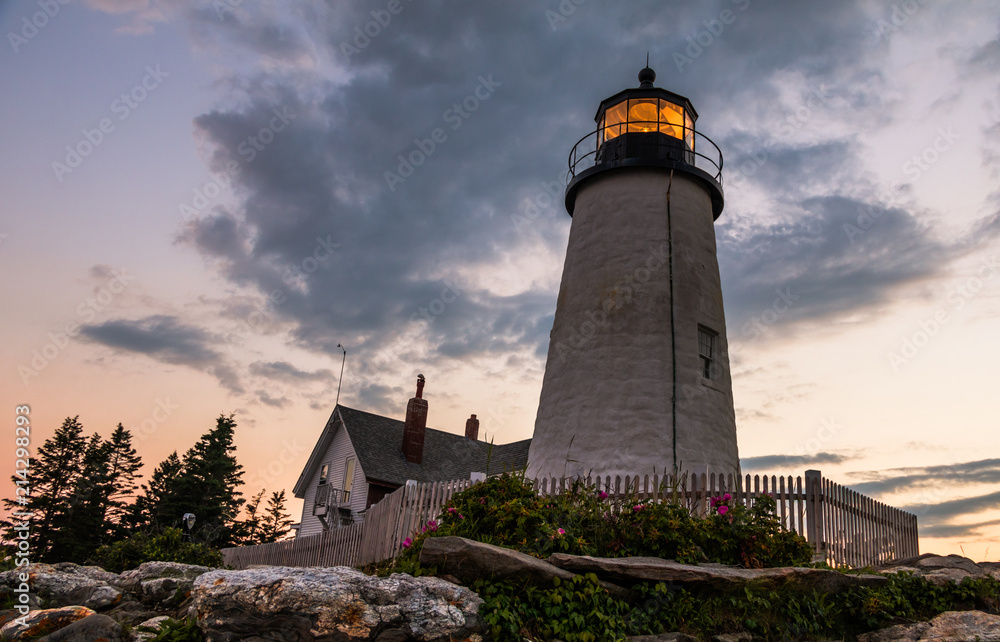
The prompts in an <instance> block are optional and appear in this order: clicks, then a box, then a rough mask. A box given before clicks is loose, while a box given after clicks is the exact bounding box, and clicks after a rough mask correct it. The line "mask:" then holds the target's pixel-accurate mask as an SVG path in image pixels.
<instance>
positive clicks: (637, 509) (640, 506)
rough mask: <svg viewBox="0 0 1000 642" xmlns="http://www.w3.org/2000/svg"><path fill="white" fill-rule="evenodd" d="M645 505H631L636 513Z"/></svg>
mask: <svg viewBox="0 0 1000 642" xmlns="http://www.w3.org/2000/svg"><path fill="white" fill-rule="evenodd" d="M645 507H646V506H645V505H643V504H636V505H635V506H633V507H632V510H634V511H635V512H637V513H638V512H639V511H641V510H642V509H643V508H645Z"/></svg>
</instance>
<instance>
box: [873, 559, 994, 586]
mask: <svg viewBox="0 0 1000 642" xmlns="http://www.w3.org/2000/svg"><path fill="white" fill-rule="evenodd" d="M992 564H993V563H992V562H984V563H983V564H976V563H975V562H973V561H972V560H970V559H969V558H968V557H962V556H961V555H935V554H933V553H924V554H923V555H918V556H916V557H908V558H905V559H901V560H893V561H891V562H888V563H886V564H883V565H881V566H879V567H877V568H876V569H875V570H876V572H878V573H881V574H889V573H901V572H907V573H913V574H914V575H920V576H922V577H923V578H924V579H926V580H927V581H928V582H931V583H932V584H936V585H938V586H944V585H945V584H949V583H952V582H954V583H956V584H958V583H961V581H962V580H964V579H965V578H967V577H983V576H986V575H989V576H992V577H995V578H997V579H1000V572H997V573H996V575H994V572H993V571H994V569H993V568H992V566H991V565H992ZM998 566H1000V565H998Z"/></svg>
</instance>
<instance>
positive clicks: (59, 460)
mask: <svg viewBox="0 0 1000 642" xmlns="http://www.w3.org/2000/svg"><path fill="white" fill-rule="evenodd" d="M79 419H80V417H79V415H77V416H76V417H67V418H66V420H65V421H63V423H62V425H61V426H60V427H59V428H58V429H57V430H56V432H55V434H54V435H52V437H51V438H49V439H46V440H45V442H44V443H43V444H42V445H41V446H40V447H39V448H38V451H37V454H36V456H34V457H32V458H31V459H30V462H29V466H28V473H27V475H26V477H27V481H28V484H27V487H28V488H30V489H31V495H30V497H29V498H28V499H27V500H26V502H25V504H23V505H22V504H21V503H20V502H19V501H17V499H16V498H15V499H5V500H4V505H5V506H6V507H7V508H8V509H9V510H11V511H12V512H13V511H18V512H20V513H29V514H30V515H31V517H29V518H21V517H15V518H14V520H13V521H14V522H18V521H22V520H24V521H30V523H31V537H30V539H29V542H30V543H31V551H32V553H33V556H32V557H33V558H34V560H37V561H47V562H59V561H64V560H59V559H54V558H53V557H52V551H51V549H52V538H53V534H54V533H55V529H56V528H57V527H58V525H60V524H65V523H66V522H67V519H66V517H67V513H68V511H69V508H70V500H71V498H72V497H73V494H74V492H75V490H76V484H77V481H78V480H79V478H80V476H81V474H82V471H83V460H84V455H85V451H86V446H87V442H86V438H85V437H84V436H83V426H82V425H81V424H80V422H79ZM18 479H21V477H20V476H19V475H14V476H13V477H12V481H14V482H15V483H16V482H17V480H18ZM8 537H10V535H8Z"/></svg>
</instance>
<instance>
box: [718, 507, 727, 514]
mask: <svg viewBox="0 0 1000 642" xmlns="http://www.w3.org/2000/svg"><path fill="white" fill-rule="evenodd" d="M728 512H729V507H728V506H719V514H720V515H725V514H726V513H728Z"/></svg>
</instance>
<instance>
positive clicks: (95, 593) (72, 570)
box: [0, 562, 122, 610]
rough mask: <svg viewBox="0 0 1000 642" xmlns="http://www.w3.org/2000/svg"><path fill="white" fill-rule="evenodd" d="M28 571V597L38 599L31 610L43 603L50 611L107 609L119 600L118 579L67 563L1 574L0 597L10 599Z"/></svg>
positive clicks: (40, 565)
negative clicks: (63, 608) (70, 608)
mask: <svg viewBox="0 0 1000 642" xmlns="http://www.w3.org/2000/svg"><path fill="white" fill-rule="evenodd" d="M25 571H27V573H28V585H29V586H30V587H31V594H32V595H34V596H37V597H39V598H41V600H42V602H41V603H39V602H38V601H37V600H35V601H34V602H33V603H31V606H32V607H33V608H37V607H40V606H41V605H42V604H43V603H44V604H45V605H46V606H48V607H50V608H52V607H59V606H81V605H82V606H86V607H88V608H91V609H95V610H96V609H106V608H109V607H111V606H113V605H115V604H116V603H117V602H118V601H119V600H120V599H121V597H122V592H121V591H120V590H119V588H118V587H117V586H116V585H117V584H118V581H119V578H118V576H117V575H115V574H114V573H108V572H107V571H105V570H104V569H102V568H98V567H96V566H79V565H77V564H71V563H69V562H62V563H59V564H31V565H29V566H27V567H26V568H22V569H15V570H11V571H6V572H4V573H0V594H2V595H10V594H11V593H12V592H13V590H14V588H15V587H17V586H19V585H20V583H21V579H20V575H21V573H23V572H25Z"/></svg>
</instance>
